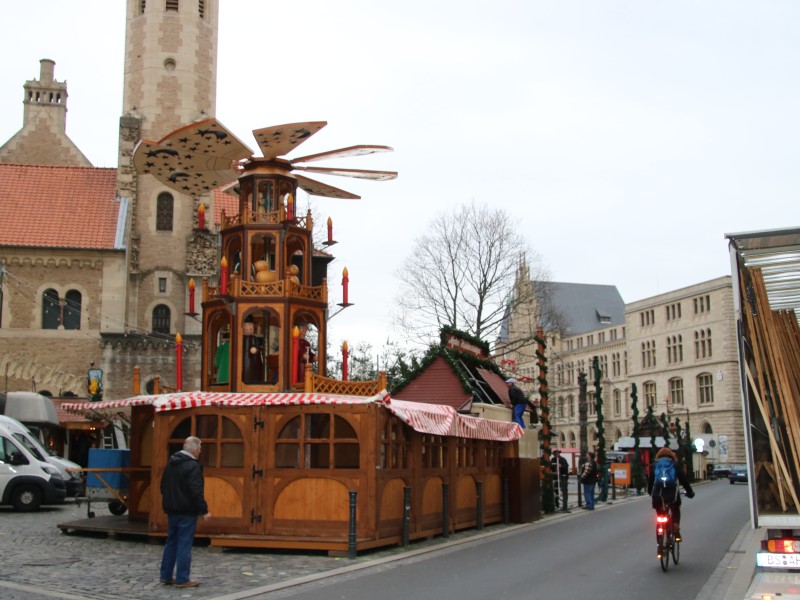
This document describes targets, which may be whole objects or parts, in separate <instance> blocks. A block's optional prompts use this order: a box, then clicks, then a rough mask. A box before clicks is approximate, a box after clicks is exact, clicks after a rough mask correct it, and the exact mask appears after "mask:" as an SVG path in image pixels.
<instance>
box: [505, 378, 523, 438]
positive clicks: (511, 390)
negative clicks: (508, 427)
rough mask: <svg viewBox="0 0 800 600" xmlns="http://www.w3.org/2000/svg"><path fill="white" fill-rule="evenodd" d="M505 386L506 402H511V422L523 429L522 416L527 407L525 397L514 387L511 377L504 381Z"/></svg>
mask: <svg viewBox="0 0 800 600" xmlns="http://www.w3.org/2000/svg"><path fill="white" fill-rule="evenodd" d="M506 384H508V400H509V402H511V410H512V413H513V421H514V423H516V424H517V425H519V426H520V427H522V428H523V429H525V421H523V419H522V416H523V415H524V414H525V409H526V408H527V406H528V399H527V398H526V397H525V392H523V391H522V390H521V389H519V388H518V387H517V386H516V385H515V382H514V378H513V377H509V378H508V379H506Z"/></svg>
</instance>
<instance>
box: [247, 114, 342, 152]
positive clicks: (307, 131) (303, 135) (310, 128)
mask: <svg viewBox="0 0 800 600" xmlns="http://www.w3.org/2000/svg"><path fill="white" fill-rule="evenodd" d="M327 124H328V123H327V122H326V121H309V122H307V123H287V124H286V125H273V126H272V127H264V128H263V129H254V130H253V135H254V136H255V138H256V142H258V147H259V148H261V152H262V153H263V154H264V158H276V157H278V156H283V155H284V154H288V153H289V152H291V151H292V150H294V149H295V148H297V146H299V145H300V144H302V143H303V142H305V141H306V140H307V139H308V138H310V137H311V136H312V135H314V134H315V133H317V132H318V131H319V130H320V129H322V128H323V127H325V125H327Z"/></svg>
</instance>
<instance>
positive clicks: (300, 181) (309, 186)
mask: <svg viewBox="0 0 800 600" xmlns="http://www.w3.org/2000/svg"><path fill="white" fill-rule="evenodd" d="M295 178H296V179H297V185H298V186H300V188H302V189H304V190H305V191H306V192H308V193H309V194H311V195H312V196H324V197H325V198H343V199H345V200H358V199H360V198H361V196H356V195H355V194H352V193H350V192H347V191H345V190H340V189H339V188H336V187H333V186H332V185H328V184H327V183H322V182H321V181H315V180H314V179H309V178H308V177H303V176H302V175H295Z"/></svg>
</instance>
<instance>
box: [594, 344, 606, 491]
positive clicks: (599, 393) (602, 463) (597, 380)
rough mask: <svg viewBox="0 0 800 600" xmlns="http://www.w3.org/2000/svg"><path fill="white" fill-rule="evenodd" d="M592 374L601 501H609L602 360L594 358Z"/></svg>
mask: <svg viewBox="0 0 800 600" xmlns="http://www.w3.org/2000/svg"><path fill="white" fill-rule="evenodd" d="M592 374H593V375H594V408H595V413H596V414H597V468H598V469H599V471H600V496H599V500H600V501H601V502H605V501H606V500H607V499H608V463H607V461H606V429H605V425H604V418H603V386H602V375H603V372H602V370H601V369H600V359H599V358H598V357H597V356H594V357H592Z"/></svg>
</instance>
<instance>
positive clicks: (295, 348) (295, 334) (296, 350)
mask: <svg viewBox="0 0 800 600" xmlns="http://www.w3.org/2000/svg"><path fill="white" fill-rule="evenodd" d="M299 355H300V328H299V327H297V325H295V326H294V329H292V383H297V382H298V381H299V380H300V379H299V373H298V372H297V359H298V357H299Z"/></svg>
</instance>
